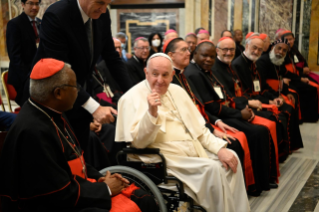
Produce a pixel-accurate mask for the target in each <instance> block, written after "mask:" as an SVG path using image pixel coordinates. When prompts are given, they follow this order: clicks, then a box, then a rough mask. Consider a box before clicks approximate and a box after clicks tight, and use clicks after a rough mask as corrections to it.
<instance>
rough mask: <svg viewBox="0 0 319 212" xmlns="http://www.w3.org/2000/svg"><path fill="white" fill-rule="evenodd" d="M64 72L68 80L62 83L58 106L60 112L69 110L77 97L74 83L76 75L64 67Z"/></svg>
mask: <svg viewBox="0 0 319 212" xmlns="http://www.w3.org/2000/svg"><path fill="white" fill-rule="evenodd" d="M66 72H67V74H68V76H69V82H68V83H67V85H64V86H63V87H62V89H61V93H60V94H61V96H60V97H61V99H60V102H61V104H60V107H61V110H60V111H62V112H64V111H68V110H71V109H72V108H73V105H74V102H75V100H76V98H77V97H78V89H77V83H76V76H75V73H74V71H73V70H72V69H70V68H66Z"/></svg>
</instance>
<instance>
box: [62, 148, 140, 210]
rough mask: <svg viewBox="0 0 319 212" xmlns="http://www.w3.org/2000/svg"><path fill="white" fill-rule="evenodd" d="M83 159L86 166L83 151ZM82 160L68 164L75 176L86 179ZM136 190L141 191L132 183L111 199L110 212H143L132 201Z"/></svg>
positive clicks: (92, 180)
mask: <svg viewBox="0 0 319 212" xmlns="http://www.w3.org/2000/svg"><path fill="white" fill-rule="evenodd" d="M81 159H82V161H83V163H84V164H85V161H84V158H83V151H82V155H81ZM81 159H80V158H76V159H73V160H70V161H68V164H69V166H70V169H71V172H72V174H73V175H77V176H79V177H82V178H83V179H85V174H84V172H83V166H82V163H81ZM87 180H88V181H90V182H92V183H95V182H96V180H95V179H91V178H87ZM136 189H139V188H138V187H136V186H135V185H134V183H132V184H131V185H130V186H129V187H128V188H126V189H125V190H123V191H122V192H121V193H120V194H118V195H116V196H114V197H112V198H111V200H112V208H111V210H110V212H141V210H140V208H139V207H138V206H137V205H136V203H135V202H133V201H132V200H131V199H130V196H131V194H132V193H133V191H135V190H136Z"/></svg>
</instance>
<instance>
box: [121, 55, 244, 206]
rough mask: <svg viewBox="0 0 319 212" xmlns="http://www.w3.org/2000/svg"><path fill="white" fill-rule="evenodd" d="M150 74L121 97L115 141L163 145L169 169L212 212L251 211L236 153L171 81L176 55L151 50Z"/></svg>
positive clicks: (142, 145) (148, 158)
mask: <svg viewBox="0 0 319 212" xmlns="http://www.w3.org/2000/svg"><path fill="white" fill-rule="evenodd" d="M145 75H146V80H144V81H142V82H140V83H139V84H137V85H136V86H134V87H133V88H131V89H130V90H129V91H128V92H126V93H125V94H124V95H123V96H122V98H121V99H120V101H119V105H118V120H117V126H116V136H115V140H116V141H126V142H132V146H133V147H135V148H146V147H148V148H159V149H160V151H161V153H162V154H164V156H165V158H166V161H167V172H168V174H171V175H173V176H175V177H177V178H178V179H180V180H181V181H182V182H183V183H184V185H185V192H186V193H187V194H188V195H189V196H190V197H192V198H193V199H194V200H195V201H196V202H197V203H198V204H199V205H201V206H202V207H204V208H205V209H206V210H207V211H217V212H224V211H226V212H231V211H237V212H246V211H250V208H249V202H248V198H247V194H246V189H245V184H244V179H243V174H242V168H241V165H240V163H238V161H239V160H238V157H237V155H236V153H235V152H233V151H231V150H229V149H226V148H225V147H226V146H227V142H226V141H224V140H222V139H220V138H217V137H215V136H214V135H213V134H212V133H210V131H209V129H208V128H206V127H205V120H204V119H203V117H202V115H201V114H200V113H199V111H198V110H197V108H196V106H195V105H194V103H193V102H192V101H191V99H190V97H189V96H188V94H187V93H186V92H185V91H184V90H183V88H181V87H179V86H177V85H174V84H170V82H171V81H172V79H173V76H174V70H173V63H172V60H171V59H170V58H169V57H168V56H167V55H166V54H163V53H157V54H154V55H152V56H151V57H150V59H149V60H148V63H147V68H146V69H145ZM140 159H142V160H143V161H144V162H156V160H157V158H155V156H141V157H140Z"/></svg>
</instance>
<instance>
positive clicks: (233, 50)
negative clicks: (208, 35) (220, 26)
mask: <svg viewBox="0 0 319 212" xmlns="http://www.w3.org/2000/svg"><path fill="white" fill-rule="evenodd" d="M217 48H219V49H220V50H221V51H222V52H223V53H227V52H228V51H230V52H235V51H236V48H223V49H222V48H220V47H217Z"/></svg>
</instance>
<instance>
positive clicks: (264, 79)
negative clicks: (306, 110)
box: [256, 39, 303, 155]
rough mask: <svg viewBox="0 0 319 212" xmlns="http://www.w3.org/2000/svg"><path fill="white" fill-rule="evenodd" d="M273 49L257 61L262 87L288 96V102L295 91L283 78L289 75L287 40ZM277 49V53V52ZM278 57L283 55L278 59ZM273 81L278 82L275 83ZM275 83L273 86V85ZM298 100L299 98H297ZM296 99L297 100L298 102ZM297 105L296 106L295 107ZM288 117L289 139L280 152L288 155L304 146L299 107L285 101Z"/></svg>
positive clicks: (280, 42)
mask: <svg viewBox="0 0 319 212" xmlns="http://www.w3.org/2000/svg"><path fill="white" fill-rule="evenodd" d="M271 46H272V49H271V51H270V53H269V54H265V55H262V56H261V57H260V58H259V59H258V60H257V62H256V64H257V66H258V71H259V73H260V77H261V83H262V85H261V86H262V87H267V90H268V92H270V93H272V94H273V96H274V97H278V96H281V97H286V96H288V97H289V98H286V102H289V99H291V98H294V97H293V96H292V95H293V94H294V93H293V92H291V91H289V86H288V85H287V84H285V83H283V80H282V79H283V78H286V77H287V75H288V76H289V73H288V71H287V70H286V68H285V66H284V65H282V63H283V60H284V57H285V54H284V53H283V49H286V50H288V42H287V40H281V39H280V40H278V41H276V42H274V43H273V44H272V45H271ZM275 51H276V53H275ZM277 57H281V58H280V59H277ZM272 82H277V83H273V84H272ZM271 85H273V86H271ZM297 101H298V100H297ZM297 101H296V102H297ZM294 107H295V108H294ZM279 110H280V111H282V112H283V113H284V114H286V115H287V118H288V127H287V131H288V136H289V137H288V140H287V141H286V144H284V143H282V144H281V145H280V146H279V149H280V152H281V154H283V155H288V154H290V153H291V152H292V150H296V149H299V148H302V147H303V143H302V138H301V134H300V129H299V118H298V108H297V104H292V105H290V104H287V103H284V104H283V105H282V106H281V107H280V108H279Z"/></svg>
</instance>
